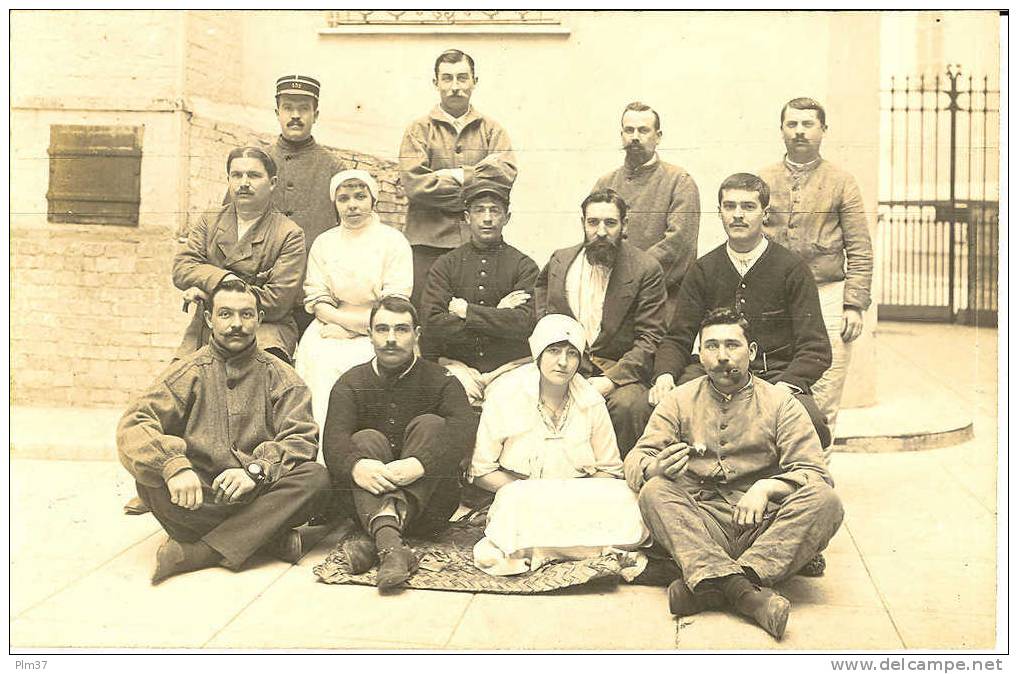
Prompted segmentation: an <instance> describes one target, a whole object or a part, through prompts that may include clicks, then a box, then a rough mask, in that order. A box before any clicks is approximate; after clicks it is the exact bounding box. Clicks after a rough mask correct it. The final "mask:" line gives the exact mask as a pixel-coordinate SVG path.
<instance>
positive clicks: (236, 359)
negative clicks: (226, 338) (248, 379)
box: [209, 338, 258, 367]
mask: <svg viewBox="0 0 1018 674" xmlns="http://www.w3.org/2000/svg"><path fill="white" fill-rule="evenodd" d="M209 348H210V350H211V351H212V356H213V357H214V358H215V359H216V360H219V361H222V362H223V363H226V364H227V365H230V366H232V367H241V366H243V365H244V364H245V363H247V362H249V361H250V360H251V359H252V358H254V355H255V352H256V351H258V340H255V339H252V340H251V343H250V344H249V345H248V347H247V348H246V349H244V350H243V351H239V352H235V351H227V350H226V349H224V348H223V347H222V346H220V345H219V342H217V341H216V340H215V338H213V339H211V340H210V341H209Z"/></svg>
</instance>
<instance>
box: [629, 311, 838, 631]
mask: <svg viewBox="0 0 1018 674" xmlns="http://www.w3.org/2000/svg"><path fill="white" fill-rule="evenodd" d="M699 335H700V360H701V362H702V364H703V367H704V369H705V370H706V372H707V374H706V376H701V377H699V378H697V379H694V380H692V381H690V382H687V383H685V384H682V385H681V386H679V387H678V388H676V389H674V390H672V391H670V392H668V393H667V394H665V395H664V396H663V397H662V399H661V400H660V401H659V402H658V404H657V407H656V408H655V410H654V413H653V414H652V415H651V418H650V421H649V422H648V423H647V430H646V432H645V433H644V434H643V437H641V438H640V440H639V442H638V443H637V444H636V447H635V448H634V449H633V451H632V452H630V453H629V455H628V456H627V457H626V460H625V463H624V466H623V468H624V471H625V474H626V480H627V482H628V484H629V486H630V487H631V488H632V489H633V490H634V491H638V492H639V495H640V496H639V502H640V510H641V512H642V513H643V517H644V521H645V522H646V523H647V526H648V527H650V530H651V532H652V534H653V536H654V540H655V541H657V542H658V543H660V544H661V545H663V546H664V547H665V548H666V549H667V550H668V552H669V553H671V555H672V557H673V559H674V560H675V563H676V564H678V566H679V568H680V569H681V570H682V578H681V579H679V580H676V581H675V582H673V583H672V584H671V586H670V587H669V588H668V601H669V605H670V608H671V612H672V613H673V614H675V615H680V616H681V615H692V614H694V613H698V612H700V611H703V610H705V609H713V608H722V607H727V608H729V609H732V610H734V611H735V612H736V613H739V614H741V615H745V616H747V617H749V618H751V619H753V620H755V621H756V622H757V623H758V624H759V625H760V626H761V627H763V628H764V629H766V630H767V631H768V632H769V633H770V634H771V635H772V636H774V637H775V638H777V639H780V638H781V636H782V635H783V634H784V631H785V623H786V621H787V619H788V613H789V610H790V604H789V602H788V600H787V599H785V598H784V597H782V596H781V595H779V594H777V593H776V592H774V591H773V590H771V589H770V587H771V586H773V585H774V584H775V583H777V582H779V581H781V580H782V579H784V578H787V577H788V576H790V575H792V574H794V573H796V571H797V570H798V569H799V568H801V567H802V565H803V564H804V563H806V562H807V560H809V559H810V558H812V557H813V556H814V555H815V554H817V553H818V552H819V551H820V550H822V549H824V548H825V547H826V546H827V542H828V541H829V540H830V539H831V537H833V536H834V534H835V532H836V531H837V530H838V527H839V526H840V525H841V521H842V518H843V514H844V513H843V510H842V506H841V501H840V500H839V499H838V496H837V495H836V494H835V493H834V489H833V482H832V480H831V477H830V474H829V473H828V472H827V468H826V464H825V461H824V458H823V455H822V454H821V451H820V442H819V440H818V438H817V434H816V432H815V431H814V430H813V425H812V423H811V421H810V419H809V416H808V415H807V414H806V410H805V409H804V408H803V406H802V405H800V404H799V403H798V402H796V400H795V399H794V398H793V397H792V394H791V393H790V392H789V391H788V389H786V388H784V387H782V386H776V385H774V384H770V383H768V382H767V381H765V380H763V379H760V378H758V377H756V376H754V375H753V374H752V373H751V371H750V363H751V362H752V361H753V359H754V357H755V356H756V353H757V344H756V342H754V341H752V335H751V332H750V327H749V323H748V322H747V321H746V320H745V319H744V318H742V317H741V316H740V315H739V314H737V313H736V312H735V311H734V310H732V309H715V310H713V311H711V312H709V313H708V314H707V316H706V317H705V318H704V319H703V321H702V322H701V324H700V332H699Z"/></svg>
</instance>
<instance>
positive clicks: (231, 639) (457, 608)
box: [207, 567, 473, 648]
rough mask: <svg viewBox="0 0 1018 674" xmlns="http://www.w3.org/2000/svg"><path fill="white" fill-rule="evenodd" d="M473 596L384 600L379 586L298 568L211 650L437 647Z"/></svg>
mask: <svg viewBox="0 0 1018 674" xmlns="http://www.w3.org/2000/svg"><path fill="white" fill-rule="evenodd" d="M472 596H473V595H470V594H468V593H462V592H432V591H427V590H406V591H404V592H402V593H400V594H395V595H385V596H383V595H380V594H379V593H378V590H376V589H375V588H374V587H365V586H360V585H326V584H324V583H320V582H317V579H316V577H315V576H314V574H313V573H312V572H311V570H310V569H308V568H302V567H293V568H291V569H290V570H289V571H288V572H287V573H286V574H285V575H284V576H283V577H282V578H280V579H279V581H278V582H276V583H274V584H273V585H272V587H270V588H268V589H267V590H266V591H265V592H264V593H262V594H261V595H260V596H259V597H258V599H257V601H255V602H253V603H251V605H250V606H247V607H246V608H244V610H243V611H241V612H240V614H239V615H237V616H236V617H235V618H234V619H233V620H231V621H230V622H229V624H228V625H225V626H224V627H223V628H222V629H221V630H218V631H217V633H216V634H215V636H214V637H213V638H212V639H211V640H210V641H209V642H208V644H207V646H208V647H209V648H245V647H246V648H333V645H334V644H344V643H349V642H351V641H369V642H389V643H394V642H400V643H412V644H417V645H424V646H428V647H431V648H437V647H442V646H444V645H445V643H446V642H447V641H448V640H449V637H450V636H452V634H453V631H454V630H455V629H456V627H457V625H458V624H459V622H460V619H461V618H462V617H463V613H464V611H465V610H466V608H467V606H468V605H469V604H470V601H471V599H472ZM254 635H257V638H255V637H254ZM391 647H392V648H395V646H391Z"/></svg>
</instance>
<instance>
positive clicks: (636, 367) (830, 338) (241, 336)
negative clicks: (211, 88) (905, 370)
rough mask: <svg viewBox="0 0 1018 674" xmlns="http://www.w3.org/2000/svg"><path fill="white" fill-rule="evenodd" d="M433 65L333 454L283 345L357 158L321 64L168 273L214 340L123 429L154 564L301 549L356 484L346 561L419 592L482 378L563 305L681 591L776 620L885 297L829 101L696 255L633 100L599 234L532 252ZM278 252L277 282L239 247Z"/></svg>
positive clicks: (336, 403) (812, 548) (691, 201)
mask: <svg viewBox="0 0 1018 674" xmlns="http://www.w3.org/2000/svg"><path fill="white" fill-rule="evenodd" d="M434 73H435V78H434V85H435V87H436V89H437V90H438V93H439V96H440V100H439V104H438V105H437V106H436V107H435V108H434V109H433V110H432V111H431V112H430V113H429V114H428V115H426V116H424V117H422V118H421V119H418V120H416V121H414V122H413V123H412V124H411V125H410V127H409V128H408V129H407V131H406V133H405V135H404V138H403V142H402V144H401V148H400V172H401V173H400V178H401V183H402V186H403V189H404V191H405V193H406V195H407V197H408V200H409V207H408V210H407V220H406V228H405V230H404V233H405V235H406V237H407V239H408V240H409V242H410V244H411V248H412V250H413V261H414V290H413V295H412V297H410V298H404V297H400V296H389V297H384V298H382V299H381V300H380V301H379V302H378V303H377V304H376V306H375V307H374V309H373V310H372V312H371V317H370V321H369V327H368V330H369V335H370V338H371V341H372V344H373V347H374V350H375V357H374V358H373V359H372V360H371V361H370V362H368V363H365V364H363V365H360V366H356V367H354V368H353V369H351V370H349V371H348V372H347V373H346V374H344V375H343V376H342V377H341V378H340V379H339V381H338V382H337V383H336V385H335V387H334V388H333V390H332V394H331V397H330V399H329V412H328V416H327V421H326V424H325V427H324V428H323V429H321V435H320V437H321V447H322V453H323V455H324V459H325V466H326V467H322V466H321V465H319V464H318V463H315V458H316V455H317V449H318V444H319V443H318V440H319V433H318V429H317V427H316V425H315V423H314V421H313V420H312V415H311V401H310V394H309V393H308V389H307V388H306V386H304V384H303V383H302V382H301V380H300V379H299V377H297V375H296V374H295V373H294V371H293V370H292V368H291V367H290V365H289V363H288V360H289V358H290V357H291V356H292V353H293V346H294V345H295V343H296V341H295V340H296V338H299V335H300V332H301V331H302V330H303V328H304V327H306V325H307V324H308V322H309V321H310V316H309V315H308V314H307V313H306V312H305V311H302V310H301V309H302V305H301V302H300V296H301V291H300V280H301V277H302V274H303V271H302V264H303V261H304V260H305V259H306V254H307V250H308V249H309V248H310V246H311V243H312V242H313V241H314V239H315V237H316V236H317V235H318V234H320V233H321V232H323V231H325V230H326V229H328V228H329V227H332V226H335V224H336V213H335V208H334V205H333V203H332V200H331V199H330V198H329V195H328V185H329V181H330V179H331V177H332V175H333V174H334V173H336V172H337V171H339V170H340V169H341V168H342V166H341V165H340V162H339V161H338V160H337V159H336V158H335V156H334V155H332V154H331V153H330V152H329V151H328V150H326V149H325V148H323V147H321V146H319V145H317V144H316V142H315V140H314V138H313V137H312V136H311V128H312V126H313V124H314V123H315V122H316V121H317V119H318V98H319V94H320V84H319V82H318V81H317V80H314V79H312V78H310V77H306V76H302V75H294V76H287V77H283V78H280V79H279V80H278V81H277V88H276V94H277V95H276V113H277V116H278V119H279V123H280V129H281V133H280V136H279V138H278V139H277V141H276V143H275V144H274V145H272V146H271V147H269V148H268V149H267V151H266V152H265V153H263V155H264V156H259V153H258V152H253V151H251V150H250V149H240V148H238V150H236V151H234V153H231V155H230V158H228V161H227V174H228V179H229V183H230V191H229V194H228V198H227V199H226V202H225V204H224V206H223V207H222V208H221V209H220V210H219V211H218V212H217V214H216V216H215V226H216V231H217V232H220V233H221V234H220V235H219V238H217V239H215V241H214V243H215V245H212V243H213V242H211V241H206V244H205V245H206V247H207V248H209V249H210V250H211V253H214V254H210V251H209V250H206V251H200V250H198V248H200V247H201V243H200V242H201V241H203V240H206V239H208V238H209V237H208V234H207V233H204V234H201V233H200V235H199V236H197V237H196V236H195V235H194V232H192V237H191V239H190V241H191V242H198V243H189V247H188V250H187V251H184V252H183V253H182V254H181V256H180V257H181V259H182V260H184V262H185V263H184V264H182V265H177V266H176V268H175V275H174V280H175V282H176V283H177V285H178V287H180V288H181V289H182V290H184V291H185V299H186V300H188V301H198V300H200V301H201V302H202V303H201V304H200V305H199V306H200V307H203V309H204V310H203V311H196V312H195V317H194V321H193V324H192V327H193V328H194V330H193V332H195V333H196V334H197V333H199V332H200V331H201V330H204V331H205V334H208V335H210V337H208V338H207V339H205V340H204V341H202V339H201V338H198V339H197V340H196V341H195V342H194V343H193V344H191V345H190V346H189V347H188V348H185V347H182V350H181V353H179V354H178V357H179V359H178V360H176V361H175V362H174V363H173V364H172V365H171V367H170V368H169V369H168V370H167V371H166V372H164V373H163V374H162V375H161V376H160V378H159V379H158V381H157V382H156V383H155V384H154V385H153V386H152V388H150V389H149V390H148V391H147V392H145V393H144V394H143V395H141V396H139V397H138V399H137V400H136V401H135V402H134V403H133V404H132V405H131V407H130V408H129V409H128V411H127V412H126V413H125V415H124V417H123V419H122V421H121V424H120V427H119V429H118V447H119V451H120V456H121V460H122V462H123V464H124V465H125V466H126V467H127V469H128V470H129V471H131V473H132V475H133V476H134V477H135V479H136V482H137V484H138V493H139V497H140V498H141V499H142V501H143V502H144V503H145V505H147V506H148V507H149V508H150V509H151V510H152V512H153V514H154V515H155V516H156V518H157V519H158V520H159V522H160V523H161V524H162V525H163V527H164V528H165V529H166V531H167V533H168V534H169V539H168V540H167V542H166V543H165V544H164V545H163V546H162V547H161V548H160V549H159V552H158V554H157V563H156V571H155V573H154V575H153V581H154V582H159V581H161V580H163V579H164V578H166V577H169V576H171V575H174V574H177V573H182V572H187V571H191V570H195V569H199V568H205V567H208V566H213V565H223V566H227V567H229V568H233V569H236V568H239V567H240V566H241V565H243V564H244V563H245V561H246V560H247V559H248V558H249V557H250V556H252V555H253V554H254V553H255V552H256V551H258V550H264V551H266V552H268V553H271V554H275V555H276V556H277V557H280V558H282V559H286V560H289V561H295V560H296V559H299V557H300V556H301V555H302V554H303V553H304V552H305V550H306V547H307V545H308V540H307V538H306V536H305V534H306V533H307V531H308V528H307V527H304V526H300V525H302V524H303V523H305V522H307V520H308V519H309V517H311V516H314V515H316V514H320V513H321V512H322V511H323V509H326V510H327V509H328V507H327V506H324V505H323V504H328V503H331V504H332V505H331V507H332V508H335V506H336V504H337V503H338V504H339V510H340V512H342V513H345V514H347V515H352V516H353V517H354V518H355V520H356V521H358V522H359V524H360V526H361V527H362V528H363V530H364V532H365V533H366V534H367V536H366V537H364V538H360V539H352V540H350V541H349V542H347V544H346V546H345V550H344V551H345V553H346V556H347V560H348V562H349V563H350V566H351V568H352V570H354V572H355V573H358V572H362V571H366V570H368V569H370V568H372V567H373V566H374V565H376V564H378V566H379V568H378V581H377V582H378V586H379V588H380V589H383V590H384V589H391V588H395V587H399V586H401V585H402V584H403V583H405V581H406V580H407V579H408V578H409V577H410V575H411V574H412V573H413V572H414V570H415V568H416V559H415V557H414V555H413V552H412V550H411V549H410V547H409V546H407V544H406V542H405V536H407V535H408V534H409V535H425V536H426V535H430V534H431V533H433V532H435V531H437V530H439V529H440V528H441V527H442V526H444V524H445V522H447V521H448V518H449V517H450V515H451V514H452V513H453V512H454V511H455V510H456V508H457V506H458V504H459V498H460V490H459V477H460V472H461V466H462V465H464V463H465V462H466V461H467V460H468V459H469V456H470V453H471V451H472V448H473V440H474V433H475V432H476V423H477V408H478V407H479V406H480V405H482V404H483V401H484V397H485V395H484V394H485V389H486V388H487V387H488V386H489V385H497V382H498V377H499V375H500V374H502V373H503V372H506V371H508V370H510V369H512V368H514V367H516V366H518V365H520V364H522V363H524V362H527V360H528V358H529V351H528V347H527V343H526V338H527V336H528V335H529V334H530V331H531V329H532V328H533V325H534V323H535V321H536V320H537V319H538V318H540V317H541V316H543V315H546V314H551V313H557V314H565V315H568V316H571V317H573V318H575V319H576V320H577V321H578V322H579V323H580V324H581V325H582V326H583V329H584V332H585V336H586V338H587V343H588V345H589V348H588V349H587V353H585V354H584V356H583V362H582V366H581V370H580V372H581V374H582V375H583V376H585V377H587V379H588V380H589V381H590V382H591V383H592V384H593V385H594V387H595V388H596V389H597V390H598V391H599V392H600V393H601V394H602V395H603V396H604V398H605V402H606V405H607V408H608V410H609V414H610V416H611V419H612V423H613V426H614V428H615V431H616V434H617V437H618V441H619V448H620V451H621V453H622V455H623V456H624V457H625V468H626V478H627V481H628V483H629V484H630V486H631V487H632V488H633V489H634V490H636V491H638V492H639V494H640V505H641V509H642V510H643V512H644V517H645V519H646V520H647V522H648V526H649V527H650V528H651V530H652V532H653V533H654V538H655V540H656V541H657V542H658V543H659V544H661V545H662V546H663V547H665V548H666V549H667V550H668V551H669V552H670V553H671V555H672V556H673V558H674V560H675V562H676V564H677V565H678V566H679V568H680V569H681V571H682V575H683V578H682V580H680V581H676V583H673V585H672V587H671V588H670V589H669V599H670V603H671V608H672V611H673V612H674V613H676V614H682V615H688V614H690V613H694V612H696V611H699V610H703V609H705V608H716V607H721V606H729V607H731V608H733V609H734V610H736V611H737V612H740V613H743V614H745V615H747V616H750V617H752V618H753V619H755V620H756V621H757V622H758V623H760V624H761V625H762V626H763V627H765V628H766V629H767V630H768V631H769V632H770V633H771V634H773V635H775V636H776V637H779V638H780V636H781V634H782V633H783V631H784V625H785V620H786V619H787V616H788V602H787V600H784V599H783V598H782V597H780V595H777V594H776V593H774V592H773V591H771V590H769V589H768V588H769V586H771V585H773V584H774V583H775V582H777V581H779V580H781V579H782V578H784V577H786V576H788V575H789V574H792V573H795V572H796V571H798V570H799V568H800V567H801V566H802V565H803V564H804V563H806V562H807V561H808V560H809V559H810V558H811V557H813V556H814V555H816V554H817V553H818V552H819V551H820V550H822V549H823V548H824V547H825V546H826V543H827V540H829V538H830V537H831V536H833V534H834V533H835V531H836V530H837V528H838V525H839V524H840V520H841V509H840V508H841V506H840V503H839V502H838V500H837V497H836V496H835V495H834V492H833V490H832V489H831V487H832V485H833V483H832V481H831V478H830V475H829V473H828V471H827V455H826V454H825V452H826V451H827V448H829V446H830V444H831V432H830V426H831V425H833V422H834V419H835V416H836V414H837V408H838V405H839V402H840V397H841V390H842V386H843V384H844V375H845V370H846V367H847V363H848V357H849V352H850V345H851V343H852V341H853V340H854V339H855V338H856V337H858V335H859V334H860V332H861V329H862V313H863V312H864V311H865V309H866V308H867V307H868V305H869V301H870V300H869V288H870V278H871V274H872V249H871V244H870V239H869V233H868V228H867V222H866V216H865V212H864V209H863V205H862V201H861V197H860V194H859V190H858V188H857V187H856V184H855V181H854V180H853V179H852V177H851V176H850V175H848V174H847V173H845V172H844V171H841V170H839V169H837V168H835V167H834V166H832V165H831V164H830V163H829V162H827V161H826V160H824V159H822V158H821V157H820V154H819V151H820V146H821V142H822V140H823V136H824V132H825V131H826V129H827V126H826V115H825V111H824V109H823V107H822V106H821V105H820V104H819V103H817V102H816V101H814V100H812V99H807V98H797V99H793V100H792V101H789V102H788V103H787V104H786V105H785V106H784V107H783V108H782V109H781V115H780V120H781V133H782V135H783V138H784V142H785V147H786V155H785V157H784V159H783V160H782V161H781V162H779V163H778V164H776V165H774V166H769V167H767V168H765V169H764V170H762V171H761V172H760V175H759V176H757V175H753V174H749V173H736V174H734V175H732V176H730V177H729V178H727V179H726V180H725V181H724V182H723V183H722V184H721V186H720V189H719V190H718V214H719V216H720V219H721V222H722V225H723V227H724V229H725V233H726V235H727V242H726V243H725V244H723V245H721V246H719V247H718V248H716V249H715V250H713V251H711V252H710V253H708V254H706V255H704V256H703V257H701V258H699V259H696V246H697V237H698V230H699V225H700V213H701V206H700V195H699V190H698V188H697V185H696V183H695V181H694V180H693V178H692V177H691V176H690V175H689V174H688V173H687V172H686V171H685V170H683V169H682V168H679V167H678V166H675V165H672V164H669V163H667V162H665V161H663V160H662V159H661V158H660V157H659V156H658V153H657V147H658V144H659V143H660V141H661V138H662V131H661V122H660V117H659V115H658V113H657V112H656V111H654V110H653V109H651V108H650V107H649V106H647V105H645V104H642V103H632V104H630V105H628V106H626V108H625V110H624V111H623V113H622V118H621V138H622V142H623V147H624V149H625V153H626V156H625V162H624V164H623V166H621V167H620V168H618V169H617V170H615V171H612V172H611V173H609V174H607V175H605V176H603V177H602V178H601V179H600V180H598V181H597V182H596V184H595V185H594V188H593V191H592V192H591V194H589V195H588V196H587V197H586V198H585V199H584V200H583V201H582V203H581V205H580V213H581V225H582V232H583V241H582V242H581V243H578V244H577V245H575V246H572V247H569V248H565V249H562V250H558V251H555V252H554V253H553V254H552V256H551V258H550V260H549V261H548V263H547V264H546V265H545V266H544V268H543V269H541V268H539V267H538V265H537V264H536V263H535V262H534V261H533V260H532V259H530V258H529V257H528V256H527V255H525V254H524V253H522V252H521V251H519V250H518V249H516V248H514V247H513V246H511V245H509V244H507V243H506V242H505V240H504V239H503V236H502V232H503V228H504V227H505V226H506V225H507V224H508V222H509V220H510V194H511V190H512V186H513V183H514V181H515V178H516V175H517V164H516V159H515V156H514V154H513V151H512V147H511V144H510V141H509V137H508V135H507V134H506V132H505V130H504V129H503V128H502V127H501V126H500V125H499V124H497V123H496V122H494V121H493V120H492V119H490V118H489V117H487V116H485V115H482V114H481V113H480V112H478V111H477V110H476V109H475V108H474V107H473V106H472V105H471V103H470V101H471V97H472V94H473V91H474V88H475V86H476V84H477V81H478V79H477V76H476V71H475V66H474V61H473V59H472V58H471V57H470V56H469V55H467V54H465V53H463V52H460V51H458V50H449V51H446V52H444V53H442V54H441V55H440V56H439V57H438V59H437V60H436V62H435V68H434ZM203 226H206V227H210V225H209V223H208V222H207V221H205V220H203ZM203 237H204V238H203ZM266 255H269V256H272V255H275V256H276V257H275V258H273V259H272V261H271V262H272V263H271V264H269V265H268V267H267V268H266V270H265V271H264V272H262V273H260V274H259V273H248V272H247V271H245V269H246V268H245V267H244V266H243V265H242V264H236V263H238V262H239V261H243V260H245V259H250V258H252V257H254V258H259V257H260V258H264V257H265V256H266ZM217 256H218V257H217ZM268 323H276V324H282V325H285V326H290V325H293V326H294V328H295V332H293V333H291V331H290V330H288V329H287V330H282V331H279V330H277V331H276V332H274V333H268V332H266V330H265V326H266V324H268ZM189 332H192V330H189ZM268 334H273V335H275V336H276V337H279V338H278V339H274V340H272V341H271V343H267V342H265V341H264V340H265V339H266V338H263V335H268ZM256 335H257V339H256ZM697 341H699V354H698V355H697V354H695V353H694V343H695V342H697ZM195 349H196V350H195ZM832 353H833V357H832Z"/></svg>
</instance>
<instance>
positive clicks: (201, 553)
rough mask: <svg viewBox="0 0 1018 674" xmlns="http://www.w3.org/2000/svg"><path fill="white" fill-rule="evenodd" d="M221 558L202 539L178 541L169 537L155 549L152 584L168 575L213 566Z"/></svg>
mask: <svg viewBox="0 0 1018 674" xmlns="http://www.w3.org/2000/svg"><path fill="white" fill-rule="evenodd" d="M221 560H222V557H220V555H219V553H218V552H216V551H215V550H213V549H212V548H211V547H209V545H208V544H207V543H205V542H204V541H198V542H196V543H180V542H178V541H175V540H173V539H172V538H169V539H167V540H166V542H165V543H163V544H162V545H160V546H159V549H158V550H157V551H156V569H155V571H154V572H153V573H152V584H153V585H158V584H159V583H161V582H163V581H164V580H166V579H167V578H169V577H170V576H176V575H177V574H179V573H188V572H189V571H197V570H199V569H207V568H209V567H210V566H215V565H216V564H218V563H219V562H220V561H221Z"/></svg>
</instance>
